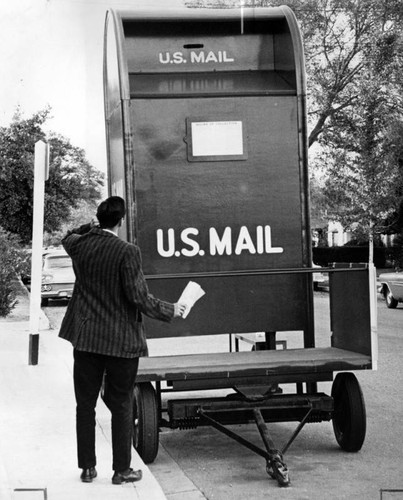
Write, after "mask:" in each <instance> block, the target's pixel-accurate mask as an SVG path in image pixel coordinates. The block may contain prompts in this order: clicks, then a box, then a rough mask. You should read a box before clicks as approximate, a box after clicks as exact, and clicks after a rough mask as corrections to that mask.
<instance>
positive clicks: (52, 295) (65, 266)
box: [41, 250, 76, 306]
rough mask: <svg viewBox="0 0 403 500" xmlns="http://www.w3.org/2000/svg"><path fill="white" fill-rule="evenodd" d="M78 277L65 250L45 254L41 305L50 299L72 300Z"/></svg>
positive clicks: (45, 304) (44, 304)
mask: <svg viewBox="0 0 403 500" xmlns="http://www.w3.org/2000/svg"><path fill="white" fill-rule="evenodd" d="M75 280H76V277H75V274H74V271H73V263H72V261H71V259H70V257H69V256H68V255H67V253H66V252H65V251H64V250H51V251H47V252H46V253H44V254H43V266H42V286H41V305H42V306H47V305H48V302H49V299H66V298H70V297H71V296H72V293H73V288H74V283H75Z"/></svg>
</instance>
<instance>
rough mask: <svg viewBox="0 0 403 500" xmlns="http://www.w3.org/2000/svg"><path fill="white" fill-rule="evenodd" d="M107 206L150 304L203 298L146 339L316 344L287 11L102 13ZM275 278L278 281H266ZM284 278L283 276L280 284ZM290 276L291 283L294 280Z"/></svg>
mask: <svg viewBox="0 0 403 500" xmlns="http://www.w3.org/2000/svg"><path fill="white" fill-rule="evenodd" d="M104 92H105V113H106V129H107V149H108V165H109V166H108V169H109V171H108V172H109V189H110V194H117V195H120V196H123V197H124V198H125V199H126V200H127V204H128V214H127V217H126V223H125V227H124V228H123V231H122V236H123V237H125V238H127V239H128V241H137V243H138V244H139V246H140V248H141V250H142V257H143V268H144V272H145V275H146V277H147V280H148V284H149V287H150V290H151V292H152V293H154V294H155V295H156V296H158V297H160V298H164V299H166V300H169V301H172V302H173V301H176V300H177V299H178V297H179V295H180V293H181V291H182V289H183V288H184V286H185V285H186V284H187V282H188V281H189V280H194V281H197V282H198V283H199V284H200V285H201V286H202V288H203V289H204V290H205V291H206V295H205V296H204V297H203V298H202V299H201V300H200V301H199V302H198V303H197V306H196V307H195V308H194V309H193V310H192V311H191V313H190V314H189V316H188V318H187V319H186V321H182V322H175V323H172V324H171V325H166V324H162V323H159V322H155V321H154V322H150V323H149V324H148V329H147V335H148V336H149V337H158V336H184V335H204V334H219V333H229V332H233V333H236V332H255V331H265V332H268V331H280V330H288V331H290V330H291V331H292V330H296V331H303V332H304V337H305V347H312V346H313V340H312V338H313V336H312V330H313V313H312V282H311V275H310V274H309V273H304V272H303V269H304V268H305V267H310V265H311V250H310V227H309V215H308V174H307V141H306V110H305V74H304V61H303V50H302V45H301V39H300V35H299V30H298V27H297V24H296V20H295V17H294V15H293V14H292V12H291V11H290V10H289V9H288V8H287V7H278V8H270V9H266V8H260V9H246V8H245V9H242V10H240V11H237V10H235V11H234V10H220V11H217V10H204V9H187V10H183V11H180V12H175V11H167V12H166V13H158V14H156V13H153V12H144V11H141V12H138V13H133V12H131V13H125V12H115V11H110V12H108V15H107V19H106V26H105V51H104ZM277 271H278V273H277ZM291 271H292V272H291ZM298 271H301V272H298Z"/></svg>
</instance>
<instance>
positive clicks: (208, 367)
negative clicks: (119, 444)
mask: <svg viewBox="0 0 403 500" xmlns="http://www.w3.org/2000/svg"><path fill="white" fill-rule="evenodd" d="M285 272H290V273H292V272H296V271H295V270H294V271H291V270H290V271H285ZM307 272H314V269H311V270H309V271H308V270H307ZM328 272H329V275H330V318H331V325H332V326H331V328H332V329H331V332H332V336H331V346H329V347H322V348H307V349H305V348H298V349H278V350H276V349H275V348H274V349H273V339H274V335H273V332H267V333H266V335H265V342H263V343H261V344H264V345H261V346H260V349H254V350H251V351H242V352H228V353H215V354H188V355H175V356H156V357H148V358H142V359H141V361H140V367H139V373H138V379H137V380H138V384H137V386H136V390H135V425H134V430H135V431H134V446H135V448H136V449H137V451H138V452H139V454H140V456H141V457H142V458H143V460H144V461H145V462H146V463H150V462H153V461H154V459H155V458H156V456H157V453H158V439H159V438H158V435H159V428H160V427H169V428H173V429H176V428H178V429H191V428H196V427H198V426H203V425H211V426H213V427H214V428H215V429H217V430H218V431H220V432H223V433H224V434H226V435H227V436H229V437H230V438H233V439H235V440H236V441H238V442H239V443H240V444H242V445H244V446H246V447H247V448H249V449H250V450H252V451H253V452H255V453H257V454H258V455H260V456H262V457H263V458H264V459H265V460H266V470H267V472H268V474H269V475H270V476H271V477H273V478H275V479H276V480H277V481H278V483H279V485H280V486H287V485H288V484H289V482H290V478H289V471H288V468H287V465H286V464H285V462H284V458H283V456H284V454H285V452H286V451H287V450H288V448H289V446H290V445H291V443H292V442H293V441H294V439H295V438H296V437H297V435H298V434H299V433H300V432H301V430H302V429H303V427H304V426H305V424H307V423H310V422H322V421H329V420H331V421H332V424H333V429H334V434H335V437H336V441H337V443H338V444H339V446H340V447H341V448H342V449H343V450H345V451H348V452H356V451H359V450H360V449H361V447H362V445H363V443H364V439H365V434H366V410H365V403H364V398H363V394H362V391H361V388H360V384H359V382H358V380H357V378H356V376H355V375H354V374H353V373H352V371H356V370H368V369H373V368H375V367H376V329H375V322H376V318H375V315H374V307H376V292H375V280H374V273H373V269H371V267H369V266H366V265H363V266H362V267H355V268H340V267H338V268H333V269H329V270H328ZM329 340H330V339H329ZM374 355H375V357H374ZM334 372H337V374H336V375H335V373H334ZM334 375H335V376H334ZM332 380H333V383H332V389H331V393H330V394H325V393H323V392H318V391H317V382H324V381H332ZM162 382H165V383H166V386H167V387H168V388H167V389H162V388H161V383H162ZM278 384H287V386H288V385H289V384H293V385H294V384H295V391H294V393H292V392H287V393H286V394H282V393H281V392H280V393H278V392H277V390H276V389H277V387H278ZM228 388H232V389H234V391H233V392H232V393H230V394H229V395H226V396H225V397H213V398H197V397H195V398H193V397H189V393H190V391H198V390H203V391H205V390H206V389H228ZM178 391H179V392H186V396H187V397H186V399H176V398H172V399H169V398H170V396H172V393H174V392H178ZM164 393H165V394H164ZM164 396H165V397H164ZM163 397H164V399H167V402H166V404H165V405H164V406H163ZM247 422H255V423H256V425H257V429H258V431H259V433H260V435H261V438H262V440H263V444H264V448H263V449H262V448H259V447H257V446H256V445H255V444H253V443H251V442H249V441H247V440H246V439H244V438H243V437H242V436H240V435H238V434H236V433H235V432H233V431H232V430H230V429H228V428H227V427H226V425H228V424H240V423H247ZM267 422H297V423H298V424H297V425H296V428H295V431H294V432H293V433H292V434H291V436H290V438H289V440H288V441H287V443H285V444H284V445H283V446H282V447H281V448H279V447H277V446H276V444H275V443H274V442H273V440H272V438H271V436H270V432H269V429H268V427H267V425H266V423H267Z"/></svg>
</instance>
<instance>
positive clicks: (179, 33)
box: [104, 6, 306, 116]
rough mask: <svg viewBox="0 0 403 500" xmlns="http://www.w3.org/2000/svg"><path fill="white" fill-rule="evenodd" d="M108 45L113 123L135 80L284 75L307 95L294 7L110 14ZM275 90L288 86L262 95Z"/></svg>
mask: <svg viewBox="0 0 403 500" xmlns="http://www.w3.org/2000/svg"><path fill="white" fill-rule="evenodd" d="M104 42H105V43H104V82H105V87H104V90H105V97H106V99H105V100H106V115H107V116H108V109H109V111H110V109H111V108H113V107H114V104H116V99H122V100H125V99H130V97H131V95H133V88H131V82H130V75H144V74H148V75H149V74H153V73H156V74H159V73H165V74H166V73H178V72H179V73H183V72H189V73H190V72H217V71H218V72H221V71H222V72H229V71H236V72H241V71H249V72H255V73H258V72H266V73H270V72H271V73H272V74H273V73H277V74H280V75H281V77H282V78H283V80H284V83H288V84H289V85H291V87H292V89H293V90H294V91H295V93H296V94H297V95H305V86H306V85H305V72H304V70H303V68H304V54H303V46H302V41H301V35H300V31H299V27H298V24H297V21H296V18H295V16H294V13H293V12H292V10H291V9H290V8H289V7H287V6H280V7H267V8H263V7H262V8H242V9H183V10H173V9H170V10H166V11H150V10H136V11H119V10H109V11H108V12H107V15H106V22H105V40H104ZM147 85H148V84H147ZM272 85H273V86H274V87H276V85H277V86H278V85H280V86H281V84H278V83H275V82H274V81H273V80H266V83H264V82H263V80H262V82H261V84H260V85H258V89H257V91H258V92H260V93H261V92H262V91H266V92H267V91H270V86H272ZM265 86H266V89H265V88H264V87H265ZM286 86H287V85H285V87H286ZM132 87H133V85H132Z"/></svg>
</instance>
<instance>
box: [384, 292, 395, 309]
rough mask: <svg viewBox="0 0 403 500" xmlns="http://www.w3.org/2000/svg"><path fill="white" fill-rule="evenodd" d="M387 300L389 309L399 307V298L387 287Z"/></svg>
mask: <svg viewBox="0 0 403 500" xmlns="http://www.w3.org/2000/svg"><path fill="white" fill-rule="evenodd" d="M385 302H386V307H388V308H389V309H395V308H396V307H397V300H396V299H395V298H394V297H393V295H392V292H391V291H390V290H389V288H388V287H386V291H385Z"/></svg>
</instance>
